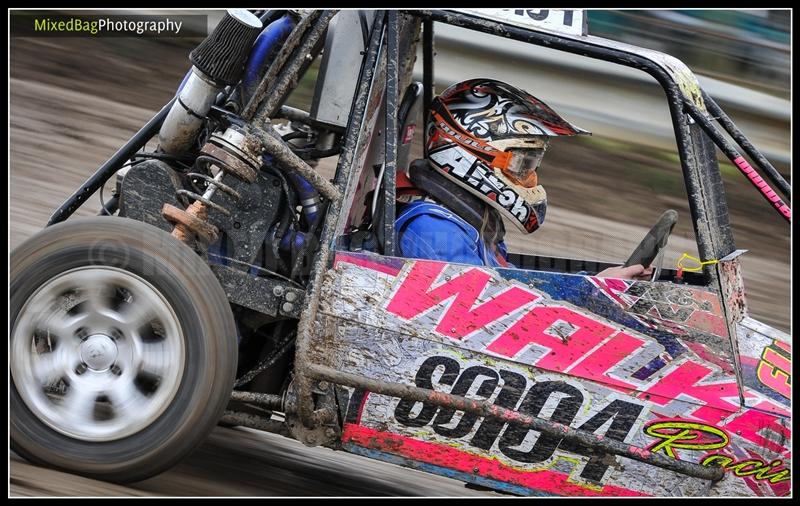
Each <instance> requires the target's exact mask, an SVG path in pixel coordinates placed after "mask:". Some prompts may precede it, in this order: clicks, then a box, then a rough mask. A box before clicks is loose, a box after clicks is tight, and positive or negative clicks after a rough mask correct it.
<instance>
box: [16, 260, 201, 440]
mask: <svg viewBox="0 0 800 506" xmlns="http://www.w3.org/2000/svg"><path fill="white" fill-rule="evenodd" d="M10 344H11V350H10V352H11V357H10V359H11V375H12V377H13V380H14V384H15V386H16V389H17V391H18V392H19V395H20V397H21V398H22V400H23V402H25V404H26V405H27V407H28V408H29V409H30V410H31V411H32V412H33V414H34V415H36V417H37V418H39V419H40V420H41V421H42V422H44V423H45V424H47V425H48V426H50V427H51V428H53V429H54V430H56V431H58V432H60V433H62V434H65V435H67V436H70V437H72V438H76V439H80V440H84V441H111V440H116V439H120V438H124V437H127V436H130V435H131V434H135V433H136V432H139V431H141V430H143V429H144V428H146V427H147V426H149V425H150V424H152V423H153V422H154V421H155V420H156V419H157V418H158V417H159V416H160V415H161V413H163V412H164V410H165V409H166V408H167V406H169V404H170V403H171V402H172V399H173V398H174V397H175V393H176V392H177V390H178V387H179V386H180V379H181V377H182V375H183V370H184V362H185V356H186V350H185V344H184V339H183V333H182V331H181V326H180V323H179V320H178V317H177V316H176V315H175V312H174V311H173V310H172V307H171V306H170V305H169V304H168V302H167V300H166V299H165V298H164V297H163V296H162V295H161V293H160V292H159V291H158V290H156V289H155V287H153V286H152V285H151V284H150V283H148V282H147V281H145V280H144V279H142V278H140V277H139V276H137V275H135V274H133V273H130V272H127V271H124V270H122V269H117V268H115V267H105V266H103V267H97V266H92V267H81V268H77V269H72V270H70V271H67V272H64V273H62V274H59V275H58V276H56V277H55V278H53V279H51V280H49V281H47V283H45V284H43V285H42V286H41V287H39V289H37V290H36V291H35V292H34V293H33V294H32V295H31V296H30V297H29V298H28V300H27V301H26V302H25V304H24V305H23V306H22V309H21V310H20V312H19V314H18V316H17V319H16V325H15V327H14V330H13V333H12V335H11V343H10Z"/></svg>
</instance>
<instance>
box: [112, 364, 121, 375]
mask: <svg viewBox="0 0 800 506" xmlns="http://www.w3.org/2000/svg"><path fill="white" fill-rule="evenodd" d="M111 373H112V374H114V375H115V376H119V375H120V374H122V369H120V368H119V366H118V365H117V364H114V365H112V366H111Z"/></svg>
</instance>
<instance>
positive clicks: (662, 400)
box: [645, 362, 739, 425]
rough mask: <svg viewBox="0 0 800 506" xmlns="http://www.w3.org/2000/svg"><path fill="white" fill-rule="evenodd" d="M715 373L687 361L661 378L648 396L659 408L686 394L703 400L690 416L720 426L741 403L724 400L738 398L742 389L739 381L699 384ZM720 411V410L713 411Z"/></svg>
mask: <svg viewBox="0 0 800 506" xmlns="http://www.w3.org/2000/svg"><path fill="white" fill-rule="evenodd" d="M712 372H713V371H712V370H711V369H710V368H708V367H704V366H702V365H700V364H696V363H694V362H684V363H682V364H681V365H679V366H678V367H676V368H675V369H674V370H673V371H672V372H670V373H669V374H668V375H666V376H664V377H663V378H661V379H660V380H659V381H658V382H656V383H655V384H654V385H653V386H651V387H650V388H649V389H648V390H647V391H646V392H645V393H646V394H650V395H653V396H658V397H653V398H651V399H650V400H651V401H652V402H655V403H657V404H660V405H662V406H663V405H665V404H667V403H668V402H670V400H672V399H678V398H679V396H681V395H684V396H688V397H691V398H692V399H696V400H697V401H700V402H701V403H702V404H704V406H702V407H699V408H698V409H697V410H695V411H694V412H692V413H691V415H692V416H693V417H694V418H697V419H700V420H703V421H704V422H707V423H709V424H712V425H713V424H717V423H719V422H720V421H721V420H722V419H723V418H725V417H726V416H729V415H730V411H737V410H738V409H739V404H738V403H736V404H732V403H730V402H728V401H726V400H725V398H735V399H738V398H739V386H738V385H737V384H736V380H735V379H734V380H733V381H729V382H725V383H711V384H708V385H698V383H699V382H700V381H702V380H703V378H705V377H707V376H708V375H709V374H711V373H712ZM714 408H720V409H722V410H728V411H727V412H726V411H721V410H720V409H714Z"/></svg>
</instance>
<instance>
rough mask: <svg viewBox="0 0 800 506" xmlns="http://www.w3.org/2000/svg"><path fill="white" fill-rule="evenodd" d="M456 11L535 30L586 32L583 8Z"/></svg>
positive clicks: (577, 33)
mask: <svg viewBox="0 0 800 506" xmlns="http://www.w3.org/2000/svg"><path fill="white" fill-rule="evenodd" d="M454 10H455V11H457V12H462V13H464V14H470V15H472V16H478V17H481V18H483V19H490V20H492V21H500V22H502V23H506V24H509V25H514V26H519V27H522V28H529V29H532V30H537V31H547V32H555V33H560V34H565V35H573V36H579V37H582V36H584V35H586V34H587V32H588V25H587V19H586V13H585V12H584V10H583V9H576V10H562V9H454Z"/></svg>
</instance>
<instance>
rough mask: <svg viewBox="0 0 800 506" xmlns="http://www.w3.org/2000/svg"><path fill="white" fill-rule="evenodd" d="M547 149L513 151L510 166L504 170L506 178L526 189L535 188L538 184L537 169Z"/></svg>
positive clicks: (511, 151)
mask: <svg viewBox="0 0 800 506" xmlns="http://www.w3.org/2000/svg"><path fill="white" fill-rule="evenodd" d="M544 151H545V148H541V149H512V150H510V153H511V157H510V159H509V161H508V166H507V167H506V168H505V169H504V170H503V172H504V173H505V175H506V176H508V177H509V178H511V179H513V180H514V182H516V183H517V184H519V185H520V186H524V187H525V188H533V187H534V186H536V185H537V184H538V177H537V175H536V169H538V168H539V165H540V164H541V163H542V158H544Z"/></svg>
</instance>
